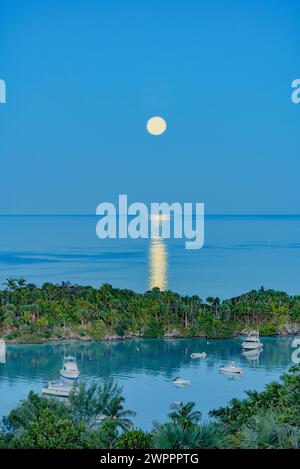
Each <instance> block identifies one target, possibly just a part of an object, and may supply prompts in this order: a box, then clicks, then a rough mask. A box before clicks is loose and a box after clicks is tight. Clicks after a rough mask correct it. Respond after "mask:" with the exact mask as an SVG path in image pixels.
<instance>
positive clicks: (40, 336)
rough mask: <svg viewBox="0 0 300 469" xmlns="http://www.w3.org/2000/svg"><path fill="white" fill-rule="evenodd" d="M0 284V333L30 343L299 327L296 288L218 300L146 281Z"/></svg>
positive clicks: (273, 331)
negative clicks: (128, 284)
mask: <svg viewBox="0 0 300 469" xmlns="http://www.w3.org/2000/svg"><path fill="white" fill-rule="evenodd" d="M4 285H5V286H4V288H3V289H2V290H1V291H0V335H1V336H4V337H5V338H6V339H7V340H15V341H20V342H31V343H37V342H41V341H43V340H54V339H62V338H67V339H81V340H100V339H103V338H105V337H129V336H132V335H136V336H144V337H163V336H164V335H165V334H167V335H168V334H169V335H170V334H173V335H177V336H182V337H195V336H206V337H209V338H223V337H231V336H232V335H234V334H236V333H239V332H241V331H243V330H245V329H253V328H255V329H259V330H260V331H261V333H262V335H274V334H277V333H278V332H280V331H282V330H284V329H285V328H286V324H291V323H294V324H298V326H297V327H299V328H300V296H298V295H297V296H289V295H288V294H287V293H284V292H277V291H274V290H264V289H263V288H261V289H260V290H259V291H256V290H253V291H251V292H249V293H246V294H244V295H241V296H238V297H236V298H231V299H227V300H223V301H221V300H220V299H219V298H213V297H209V298H207V299H206V301H205V302H204V301H202V300H201V298H199V297H198V296H196V295H194V296H181V295H179V294H177V293H173V292H171V291H164V292H161V291H160V290H159V289H157V288H154V289H153V290H151V291H147V292H146V293H144V294H139V293H135V292H133V291H131V290H125V289H124V290H120V289H117V288H113V287H112V286H111V285H108V284H104V285H102V286H101V287H100V288H98V289H96V288H92V287H89V286H79V285H71V284H69V283H67V282H63V283H62V284H61V285H54V284H51V283H45V284H44V285H43V286H42V287H41V288H39V287H37V286H35V285H33V284H26V282H25V280H24V279H23V278H20V279H18V280H15V279H12V278H10V279H8V280H7V281H6V282H5V284H4Z"/></svg>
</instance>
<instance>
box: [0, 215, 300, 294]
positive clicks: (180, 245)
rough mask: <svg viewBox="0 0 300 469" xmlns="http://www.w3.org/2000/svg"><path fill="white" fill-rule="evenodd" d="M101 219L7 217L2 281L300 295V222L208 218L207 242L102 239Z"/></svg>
mask: <svg viewBox="0 0 300 469" xmlns="http://www.w3.org/2000/svg"><path fill="white" fill-rule="evenodd" d="M96 223H97V218H96V217H94V216H0V283H2V281H4V280H5V279H6V278H7V277H11V276H12V277H18V276H24V277H25V278H26V279H27V281H30V282H35V283H37V284H38V285H41V284H42V283H43V282H45V281H52V282H61V281H63V280H65V281H66V280H69V281H70V282H73V283H79V284H89V285H93V286H99V285H101V284H102V283H104V282H108V283H111V284H112V285H113V286H115V287H121V288H122V287H124V288H131V289H133V290H136V291H140V292H143V291H145V290H147V289H148V288H149V287H152V286H159V287H161V288H170V289H172V290H174V291H177V292H179V293H183V294H198V295H200V296H201V297H202V298H206V297H207V296H209V295H213V296H220V297H222V298H224V297H231V296H234V295H238V294H240V293H243V292H246V291H248V290H250V289H253V288H259V287H260V286H262V285H263V286H264V287H265V288H274V289H279V290H285V291H287V292H289V293H292V294H293V293H299V285H298V283H299V282H298V280H299V277H300V216H206V218H205V244H204V247H203V248H202V249H199V250H186V249H185V248H184V241H182V240H162V239H154V240H145V239H143V240H131V239H126V240H118V239H117V240H109V239H107V240H100V239H98V238H97V236H96V231H95V228H96Z"/></svg>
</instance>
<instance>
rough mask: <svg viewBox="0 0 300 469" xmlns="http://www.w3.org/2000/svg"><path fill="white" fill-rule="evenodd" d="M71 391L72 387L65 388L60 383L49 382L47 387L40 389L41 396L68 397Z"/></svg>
mask: <svg viewBox="0 0 300 469" xmlns="http://www.w3.org/2000/svg"><path fill="white" fill-rule="evenodd" d="M72 389H73V388H72V386H65V385H64V384H63V383H61V382H60V381H54V382H53V381H49V383H48V387H46V388H42V394H43V395H44V396H53V397H69V395H70V393H71V391H72Z"/></svg>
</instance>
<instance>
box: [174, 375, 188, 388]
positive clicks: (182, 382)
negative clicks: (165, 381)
mask: <svg viewBox="0 0 300 469" xmlns="http://www.w3.org/2000/svg"><path fill="white" fill-rule="evenodd" d="M172 382H173V384H176V385H177V386H189V385H190V384H191V382H190V381H189V380H188V379H182V378H179V376H177V377H176V378H174V379H173V381H172Z"/></svg>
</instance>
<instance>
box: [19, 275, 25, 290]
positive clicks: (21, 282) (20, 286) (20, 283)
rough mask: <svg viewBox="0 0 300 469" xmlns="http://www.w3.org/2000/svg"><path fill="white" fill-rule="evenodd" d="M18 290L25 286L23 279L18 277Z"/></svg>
mask: <svg viewBox="0 0 300 469" xmlns="http://www.w3.org/2000/svg"><path fill="white" fill-rule="evenodd" d="M17 284H18V288H20V289H21V288H24V287H25V286H26V280H25V278H24V277H19V278H18V279H17Z"/></svg>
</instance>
